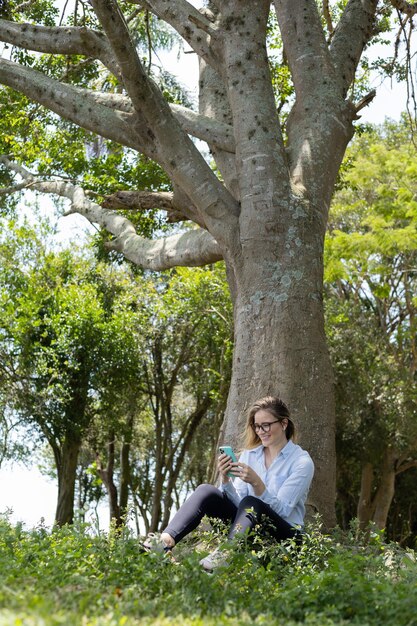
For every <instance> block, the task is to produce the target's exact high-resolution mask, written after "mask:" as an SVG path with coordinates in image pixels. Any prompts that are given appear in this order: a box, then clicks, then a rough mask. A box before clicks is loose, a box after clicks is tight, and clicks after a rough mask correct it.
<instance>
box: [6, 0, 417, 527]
mask: <svg viewBox="0 0 417 626" xmlns="http://www.w3.org/2000/svg"><path fill="white" fill-rule="evenodd" d="M76 4H77V6H78V3H76ZM90 5H91V6H90ZM90 5H86V4H83V14H82V16H81V15H78V14H77V17H76V18H75V15H76V14H75V13H73V14H72V17H71V20H70V24H64V22H62V23H61V24H60V26H56V25H55V23H56V12H55V13H54V9H53V8H52V4H51V3H49V2H46V1H45V2H42V3H41V4H39V3H36V7H35V6H33V5H32V4H30V5H26V4H25V3H24V4H22V5H17V6H16V5H14V4H12V5H10V10H9V12H8V14H7V18H8V19H7V20H2V21H1V23H0V40H2V41H4V42H6V43H10V44H12V45H13V46H15V48H14V55H13V57H12V59H11V60H6V59H2V60H1V62H0V82H2V84H3V85H6V86H8V87H10V88H12V89H14V90H16V91H17V92H19V93H20V94H21V96H20V97H23V98H25V99H26V98H27V99H28V101H27V102H26V103H25V106H26V107H29V108H32V109H34V111H33V112H32V114H33V113H34V114H35V116H36V109H37V104H38V105H39V104H40V105H42V106H43V107H45V108H46V109H47V110H49V111H53V112H54V113H55V114H56V115H57V116H58V117H62V118H65V119H66V120H69V121H70V122H72V123H74V124H76V125H78V126H80V127H81V128H83V129H85V130H87V131H89V132H91V133H93V134H94V135H97V136H99V137H105V138H107V139H110V140H111V141H113V142H116V143H118V144H121V145H124V146H126V147H128V148H131V149H132V150H134V151H138V152H140V153H141V154H143V155H145V156H146V157H147V158H149V159H151V160H152V161H154V162H156V163H158V164H159V166H160V167H161V168H162V170H163V171H164V172H165V174H166V176H167V177H168V179H169V180H170V182H171V185H172V191H171V192H170V193H169V194H168V196H167V195H166V193H165V192H164V194H162V195H161V194H159V193H156V194H155V195H149V193H146V194H143V193H142V192H139V193H137V190H136V189H135V184H132V187H131V188H130V190H131V191H132V194H128V195H126V194H124V195H123V196H122V200H123V202H124V203H126V202H130V203H131V204H130V205H132V204H134V205H135V206H136V207H138V208H148V207H149V206H150V205H153V206H154V207H156V208H163V209H164V210H167V211H168V213H171V214H174V215H175V217H176V219H178V218H180V219H181V218H182V219H183V220H190V221H191V222H193V225H192V226H191V227H190V228H188V225H187V229H185V228H184V229H183V230H181V231H179V232H178V233H176V234H175V235H171V236H169V237H166V238H165V239H160V240H158V241H149V240H147V239H146V238H143V237H142V236H141V233H140V232H139V233H138V232H136V231H135V227H134V225H133V224H132V222H131V221H129V220H128V219H127V218H123V217H122V216H120V215H118V214H117V213H115V212H114V211H111V210H109V209H106V208H104V207H103V203H101V204H100V198H99V197H96V198H95V199H96V200H97V202H92V200H91V198H90V197H89V196H88V194H87V193H86V192H87V191H88V190H87V187H88V185H85V186H84V188H82V186H81V185H80V182H84V181H80V180H79V179H78V178H77V179H76V180H75V181H73V182H68V181H67V180H66V181H57V180H56V179H52V178H51V177H50V176H48V175H45V176H44V175H42V177H41V178H39V174H40V173H41V174H42V172H39V170H37V168H36V166H37V158H36V157H35V158H33V159H32V161H31V162H30V163H29V159H27V158H24V157H23V155H22V156H19V155H17V157H15V162H14V163H13V161H12V160H10V158H5V159H3V162H4V163H5V165H6V167H7V168H8V176H9V177H10V176H11V174H10V172H15V173H16V174H20V175H21V177H22V179H21V182H19V183H18V186H19V188H21V186H22V185H24V184H25V183H26V184H27V185H30V186H31V187H32V188H33V189H36V190H38V191H42V192H47V193H48V192H49V193H55V194H57V195H61V196H63V197H66V198H69V200H70V202H71V211H75V212H78V213H80V214H82V215H84V216H85V217H86V218H87V219H89V220H90V221H91V222H93V223H95V224H99V225H100V226H102V227H103V228H105V229H106V230H107V231H109V232H110V233H111V234H112V236H113V238H112V239H111V241H110V242H108V243H109V246H110V247H112V248H113V249H115V250H117V251H119V252H121V253H123V254H124V255H125V257H126V258H128V259H130V260H132V261H133V262H134V263H136V264H138V265H141V266H142V267H144V268H148V269H157V270H160V269H166V268H169V267H172V266H174V265H194V266H195V265H202V264H205V263H212V262H214V261H217V260H219V259H221V258H223V259H224V260H225V263H226V268H227V277H228V283H229V287H230V292H231V296H232V300H233V306H234V323H235V334H234V361H233V373H232V382H231V387H230V393H229V399H228V404H227V409H226V414H225V422H224V428H223V432H222V437H223V438H227V439H228V440H229V441H230V443H234V442H236V437H237V434H238V432H239V431H240V430H241V429H242V425H243V421H244V413H245V409H246V408H247V407H248V405H249V404H250V403H251V402H252V401H253V400H254V399H255V398H256V397H258V396H260V395H264V394H266V393H269V392H273V393H280V394H281V395H282V396H283V397H284V399H285V400H286V401H287V402H289V404H290V406H291V409H292V411H293V414H294V417H295V419H296V422H297V423H298V426H299V430H300V433H301V438H302V442H303V443H304V445H306V446H307V447H308V448H309V449H310V451H311V453H312V455H313V458H314V461H315V464H316V479H315V483H314V486H313V491H312V499H313V502H314V503H315V504H316V506H317V507H318V508H319V509H320V510H321V512H322V513H323V514H324V516H325V520H326V522H327V523H332V522H333V521H334V497H335V445H334V441H335V440H334V394H333V382H332V371H331V366H330V360H329V356H328V351H327V347H326V342H325V335H324V318H323V305H322V278H323V260H322V258H323V241H324V235H325V230H326V223H327V215H328V209H329V205H330V200H331V196H332V193H333V188H334V184H335V181H336V177H337V173H338V169H339V167H340V164H341V162H342V159H343V155H344V152H345V149H346V146H347V144H348V142H349V141H350V139H351V138H352V136H353V133H354V121H355V119H357V115H358V112H359V111H360V109H361V108H362V107H363V106H364V105H365V104H366V103H368V102H369V101H370V100H371V98H372V94H369V95H368V96H367V97H364V98H363V97H362V96H363V93H361V94H360V95H359V96H358V94H357V92H356V90H355V88H354V86H355V85H356V84H358V83H357V82H355V81H356V69H357V67H358V64H359V62H360V58H361V55H362V52H363V50H364V48H365V47H366V46H368V45H369V44H370V43H372V42H373V41H374V40H375V38H376V37H377V36H378V35H379V33H380V31H381V29H386V28H389V19H388V18H389V16H390V14H391V12H393V7H395V9H396V10H397V11H399V12H400V13H399V14H400V15H401V11H402V12H403V15H405V16H406V17H405V19H407V20H409V21H411V20H412V16H413V14H414V13H415V12H416V11H417V7H416V5H414V4H413V3H410V2H403V1H402V0H401V2H399V1H398V0H391V2H382V1H379V0H348V1H347V2H342V3H339V2H334V3H332V2H326V3H323V5H322V9H323V14H322V15H321V14H320V11H319V7H318V5H317V3H316V2H315V0H307V1H305V0H303V1H301V0H275V2H274V3H273V5H272V6H273V8H274V10H275V12H276V17H277V23H278V27H279V31H280V37H281V40H282V45H283V55H282V63H283V64H284V65H285V66H286V71H287V72H288V75H289V76H290V77H291V82H292V86H293V89H294V95H295V97H294V98H293V99H292V106H291V111H290V112H289V114H288V111H284V110H280V112H279V114H277V103H276V97H275V93H274V87H277V86H279V81H276V80H271V74H270V67H269V62H268V55H267V49H266V39H267V22H268V15H269V10H270V6H271V3H270V2H269V1H266V0H255V1H254V0H232V1H230V0H229V1H228V2H225V1H223V0H213V1H211V2H208V3H207V7H205V8H202V9H201V10H198V9H196V8H195V7H194V6H192V5H191V4H190V3H189V2H187V1H186V0H173V1H172V2H170V3H167V2H165V1H162V0H146V1H145V0H136V1H132V2H129V1H124V2H120V3H117V2H116V1H115V0H104V1H103V0H100V1H99V0H92V1H91V3H90ZM13 9H16V10H15V11H14V10H13ZM138 10H142V11H144V12H145V14H146V15H148V14H150V13H152V14H154V15H156V16H158V17H159V18H160V19H161V20H162V21H165V22H167V23H168V24H170V26H171V27H173V28H174V29H175V30H176V31H177V32H178V33H179V34H180V35H181V36H182V37H183V38H184V39H185V41H186V42H187V43H188V44H189V45H190V46H191V47H192V49H193V50H194V52H195V53H196V54H197V55H198V56H199V59H200V81H199V87H200V97H199V113H198V114H197V113H195V112H193V111H191V110H189V109H188V108H184V107H181V106H178V105H172V104H170V103H169V102H167V100H166V99H165V98H164V92H163V90H161V89H160V88H159V87H158V86H157V85H156V84H155V82H154V81H153V80H152V79H151V78H150V76H149V73H148V71H147V65H146V62H145V63H143V59H142V58H141V53H140V52H138V48H137V42H138V37H139V38H140V34H139V36H138V33H139V31H138V29H137V26H136V23H135V21H134V19H133V16H135V15H137V12H138ZM146 12H149V13H146ZM25 20H26V22H28V23H23V22H24V21H25ZM26 50H35V51H37V52H39V53H42V55H41V56H40V57H39V56H34V55H28V54H27V52H26ZM74 58H75V59H77V61H78V60H79V59H80V58H81V59H82V62H81V63H78V64H77V66H76V67H77V71H76V72H75V74H72V73H71V72H68V71H63V69H64V68H63V65H64V64H65V62H66V63H67V65H71V63H72V60H73V59H74ZM81 70H82V71H81ZM98 76H100V77H105V78H104V80H97V77H98ZM80 77H81V78H80ZM109 86H110V87H109ZM3 97H5V95H4V94H3ZM31 103H37V104H31ZM7 110H8V109H7V106H6V113H7ZM29 117H30V119H33V117H31V116H29ZM8 119H10V118H8ZM284 120H286V127H285V131H284V129H283V122H284ZM190 135H191V136H193V137H198V138H200V139H202V140H205V141H207V143H208V145H209V148H210V151H211V154H212V157H213V159H214V161H215V163H216V168H217V169H216V171H217V172H218V173H219V176H217V175H216V174H215V173H214V172H213V170H212V169H211V168H210V166H209V165H208V164H207V162H206V160H205V159H204V158H203V156H202V155H201V154H200V152H199V151H198V150H197V148H196V146H195V144H194V143H193V142H192V140H191V139H190ZM9 136H10V133H9ZM31 145H34V144H33V143H32V144H31ZM4 146H5V147H4V151H5V153H6V154H9V155H10V153H11V152H12V151H11V150H9V149H7V136H6V139H5V141H4ZM35 152H37V151H36V150H35ZM22 164H26V165H30V167H32V170H33V174H31V173H29V172H28V170H27V169H24V168H22ZM114 191H117V190H116V189H115V190H114ZM116 201H119V197H118V195H116V198H115V200H114V199H113V200H112V202H113V205H112V206H115V205H114V202H116ZM108 202H109V201H107V204H106V206H109V204H108Z"/></svg>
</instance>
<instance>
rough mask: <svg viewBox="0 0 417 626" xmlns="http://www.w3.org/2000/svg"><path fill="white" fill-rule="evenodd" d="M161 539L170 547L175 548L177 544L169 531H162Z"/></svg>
mask: <svg viewBox="0 0 417 626" xmlns="http://www.w3.org/2000/svg"><path fill="white" fill-rule="evenodd" d="M161 539H162V541H163V542H164V543H165V544H166V545H167V546H168V547H169V548H173V547H174V546H175V539H173V538H172V537H171V535H169V534H168V533H161Z"/></svg>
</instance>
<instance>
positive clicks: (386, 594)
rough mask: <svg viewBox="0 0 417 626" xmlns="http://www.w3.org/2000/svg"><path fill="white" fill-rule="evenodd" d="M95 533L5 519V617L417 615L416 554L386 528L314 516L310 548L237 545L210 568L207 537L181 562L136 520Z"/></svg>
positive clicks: (328, 622)
mask: <svg viewBox="0 0 417 626" xmlns="http://www.w3.org/2000/svg"><path fill="white" fill-rule="evenodd" d="M90 531H91V529H89V528H88V527H85V526H80V527H75V528H71V529H70V528H68V527H65V528H62V529H56V530H55V531H54V532H52V533H48V532H46V531H45V530H44V529H43V528H41V527H40V528H38V529H35V530H33V531H30V532H28V531H26V530H24V529H23V528H22V527H21V526H19V525H17V526H16V527H13V526H11V525H10V524H9V522H8V521H7V519H6V518H3V519H2V520H1V521H0V607H1V608H0V624H8V626H9V625H10V624H16V625H17V624H33V625H36V626H40V625H41V624H42V625H43V626H55V625H58V624H73V625H74V626H77V625H78V624H80V626H81V625H82V626H123V625H126V626H129V625H130V626H136V625H139V624H141V625H144V624H160V625H161V626H162V625H164V626H165V625H168V624H171V625H172V624H190V625H192V626H200V625H202V624H213V625H214V624H225V625H228V626H232V625H233V626H234V625H238V624H239V625H241V624H244V625H245V624H247V625H249V624H259V625H261V624H276V625H277V626H284V624H285V625H286V626H296V625H301V624H306V625H307V624H308V625H310V626H311V625H315V626H342V625H346V624H356V625H358V626H359V625H361V626H364V625H365V624H366V625H367V626H384V625H387V626H388V625H389V626H391V624H396V626H409V625H410V624H413V623H415V622H414V616H415V604H416V601H417V595H416V594H417V589H416V585H415V577H416V574H417V571H416V570H417V562H416V554H415V552H413V551H412V550H407V551H405V550H402V549H400V548H399V546H398V545H396V544H392V545H384V544H383V543H381V542H380V540H379V537H378V536H377V535H376V536H375V537H374V539H372V541H371V543H370V544H368V545H365V544H361V543H360V542H358V541H356V540H352V538H350V539H349V537H346V536H344V537H342V538H340V537H336V536H334V537H331V536H326V535H323V534H321V532H320V530H319V529H318V528H317V527H316V526H312V527H310V528H308V529H307V533H306V536H305V538H304V544H303V546H302V548H301V549H297V548H296V547H295V546H293V545H292V544H291V542H288V543H284V544H274V545H270V546H266V547H264V549H263V550H260V549H259V546H258V547H257V544H256V543H255V544H254V546H253V547H252V548H251V547H250V546H249V545H247V546H245V545H244V546H241V547H239V546H231V547H230V548H229V549H228V552H229V564H228V565H227V566H225V567H223V568H221V569H220V570H218V571H217V572H215V574H213V575H208V574H206V573H205V572H204V571H203V570H202V568H201V567H200V566H199V564H198V561H199V559H200V558H201V556H202V552H201V550H202V545H201V536H196V537H194V539H191V540H190V541H189V542H188V544H187V542H185V544H184V545H183V546H182V545H181V544H180V545H179V546H178V547H177V550H178V556H177V562H172V561H171V560H170V559H167V558H166V557H164V556H162V555H158V554H144V553H141V551H140V549H139V546H138V543H137V540H136V539H134V538H133V537H132V536H130V533H129V531H127V530H126V531H124V533H123V534H121V533H116V532H114V533H113V532H112V533H110V534H109V535H108V536H106V535H99V536H95V535H93V534H91V532H90ZM341 539H343V541H341ZM197 540H200V547H199V548H198V547H196V541H197ZM198 550H200V552H199V551H198ZM203 553H204V549H203Z"/></svg>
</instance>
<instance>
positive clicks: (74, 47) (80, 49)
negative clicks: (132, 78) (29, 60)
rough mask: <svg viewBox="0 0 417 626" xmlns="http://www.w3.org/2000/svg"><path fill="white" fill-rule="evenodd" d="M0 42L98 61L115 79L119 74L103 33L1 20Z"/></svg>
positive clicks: (86, 29) (80, 28)
mask: <svg viewBox="0 0 417 626" xmlns="http://www.w3.org/2000/svg"><path fill="white" fill-rule="evenodd" d="M0 41H4V42H5V43H10V44H12V45H14V46H19V47H21V48H26V49H27V50H35V51H36V52H45V53H49V54H77V55H84V56H88V57H92V58H94V59H99V60H100V61H101V62H102V63H103V65H105V66H106V67H107V68H108V69H109V70H110V71H111V72H112V73H113V74H114V75H115V76H117V77H119V76H120V71H119V68H118V66H117V64H116V63H115V61H114V57H113V54H112V51H111V48H110V46H109V45H108V43H107V41H106V38H105V37H104V35H103V33H100V32H98V31H93V30H89V29H88V28H83V27H74V26H72V27H71V26H65V27H54V28H52V27H47V26H40V25H37V26H34V25H32V24H16V23H15V22H9V21H7V20H0Z"/></svg>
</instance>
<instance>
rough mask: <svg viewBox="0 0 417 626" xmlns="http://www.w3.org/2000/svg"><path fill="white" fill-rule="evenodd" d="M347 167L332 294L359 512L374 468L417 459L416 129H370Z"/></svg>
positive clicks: (347, 457)
mask: <svg viewBox="0 0 417 626" xmlns="http://www.w3.org/2000/svg"><path fill="white" fill-rule="evenodd" d="M347 160H348V164H349V165H348V167H347V168H345V169H344V171H343V177H342V185H341V187H340V189H339V191H338V193H337V194H336V196H335V199H334V203H333V206H332V210H331V214H330V221H329V230H328V234H327V237H326V243H325V263H326V265H325V282H326V285H325V290H326V309H327V336H328V340H329V346H330V350H331V355H332V359H333V364H334V368H335V372H336V390H337V420H338V429H337V437H338V465H339V472H340V496H341V497H340V498H339V504H341V503H342V502H344V505H345V506H346V503H347V502H350V504H347V506H348V509H350V511H349V513H350V515H351V514H352V513H353V514H354V512H355V507H356V499H357V494H358V493H359V490H360V469H361V467H362V466H363V465H364V463H370V464H371V465H372V466H373V467H374V468H375V474H376V476H378V474H379V473H380V472H382V469H383V459H384V455H386V452H387V450H391V451H395V454H396V465H395V467H394V468H393V469H394V470H395V471H396V472H401V471H402V468H401V463H402V462H404V460H405V459H408V460H409V461H410V460H412V459H414V458H415V456H416V453H417V448H416V442H417V394H416V389H417V387H416V375H417V374H416V372H417V361H416V359H415V354H416V336H417V335H416V330H417V326H416V319H417V318H416V314H417V308H416V302H415V299H414V295H415V293H416V288H417V285H416V277H417V274H416V271H415V268H416V263H417V256H416V249H417V202H416V192H417V170H416V167H415V165H414V162H415V148H414V146H413V144H412V142H411V137H410V131H409V128H408V127H407V124H406V123H405V121H403V122H401V123H400V124H394V123H393V122H389V121H388V122H386V123H385V124H384V126H382V127H381V128H368V129H367V131H366V132H364V133H363V134H362V135H361V136H360V137H359V138H357V139H356V140H355V141H354V142H353V144H352V146H351V147H350V149H349V151H348V154H347ZM403 467H405V466H403ZM410 467H412V465H410ZM376 482H377V481H376ZM374 494H375V487H374V488H373V490H372V495H374ZM353 503H355V504H353ZM351 507H352V508H351ZM409 511H410V512H411V509H409ZM404 513H405V511H404ZM346 514H348V513H347V511H346ZM410 514H411V513H410ZM413 515H414V514H413Z"/></svg>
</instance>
